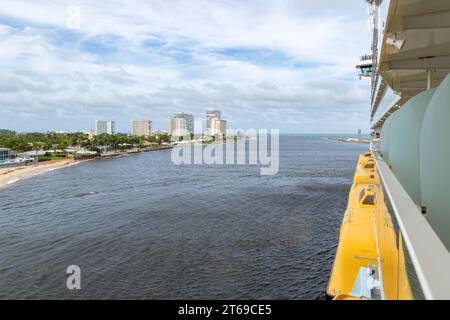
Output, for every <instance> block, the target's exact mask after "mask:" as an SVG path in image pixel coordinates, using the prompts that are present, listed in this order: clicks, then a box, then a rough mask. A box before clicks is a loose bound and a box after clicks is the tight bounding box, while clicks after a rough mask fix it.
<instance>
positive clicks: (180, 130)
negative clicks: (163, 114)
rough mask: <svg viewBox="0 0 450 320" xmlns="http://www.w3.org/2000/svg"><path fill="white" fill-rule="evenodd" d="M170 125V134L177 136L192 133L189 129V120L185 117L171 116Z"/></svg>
mask: <svg viewBox="0 0 450 320" xmlns="http://www.w3.org/2000/svg"><path fill="white" fill-rule="evenodd" d="M168 127H169V134H170V135H172V137H175V138H178V137H184V136H188V135H189V134H190V133H189V131H188V130H187V121H186V119H184V118H176V117H172V118H170V119H169V124H168Z"/></svg>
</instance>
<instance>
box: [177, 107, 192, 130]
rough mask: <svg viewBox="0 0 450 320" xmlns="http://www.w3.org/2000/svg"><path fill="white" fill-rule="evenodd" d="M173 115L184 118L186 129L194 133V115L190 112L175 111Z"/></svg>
mask: <svg viewBox="0 0 450 320" xmlns="http://www.w3.org/2000/svg"><path fill="white" fill-rule="evenodd" d="M173 117H174V118H182V119H184V120H186V130H187V131H189V133H194V117H193V116H192V114H188V113H184V112H177V113H175V114H174V115H173Z"/></svg>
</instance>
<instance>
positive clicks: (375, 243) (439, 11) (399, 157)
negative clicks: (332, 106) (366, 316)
mask: <svg viewBox="0 0 450 320" xmlns="http://www.w3.org/2000/svg"><path fill="white" fill-rule="evenodd" d="M366 2H367V4H368V6H369V9H370V10H369V12H370V24H371V28H372V31H373V38H372V39H371V41H370V40H369V41H368V46H369V47H370V48H371V52H370V53H366V54H365V55H363V56H362V57H361V62H360V63H359V64H358V65H357V69H358V70H359V76H360V78H362V79H366V81H370V87H371V93H370V94H371V99H370V101H371V103H370V106H368V112H369V113H370V119H371V129H372V142H371V145H370V150H368V152H367V153H365V154H362V155H361V156H360V158H359V159H358V163H357V167H356V171H355V175H354V180H353V185H352V187H351V189H350V193H349V200H348V206H347V210H346V211H345V213H344V217H343V222H342V225H341V229H340V237H339V244H338V248H337V251H336V255H335V260H334V263H333V268H332V271H331V275H330V279H329V283H328V287H327V289H326V294H327V296H328V297H329V298H331V299H334V300H361V299H362V300H366V299H367V300H372V299H381V300H410V299H427V300H433V299H450V253H449V249H450V189H449V185H450V74H449V73H450V1H449V0H390V1H389V0H384V1H383V0H366Z"/></svg>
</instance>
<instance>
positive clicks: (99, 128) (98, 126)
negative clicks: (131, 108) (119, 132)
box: [95, 120, 116, 135]
mask: <svg viewBox="0 0 450 320" xmlns="http://www.w3.org/2000/svg"><path fill="white" fill-rule="evenodd" d="M95 132H96V134H97V135H100V134H105V133H106V134H115V133H116V122H115V121H102V120H97V121H95Z"/></svg>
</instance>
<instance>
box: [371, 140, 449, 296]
mask: <svg viewBox="0 0 450 320" xmlns="http://www.w3.org/2000/svg"><path fill="white" fill-rule="evenodd" d="M371 150H372V152H373V153H374V156H375V161H376V164H377V168H378V171H379V174H380V177H381V180H382V181H383V186H384V188H385V191H386V194H387V195H388V197H389V200H390V203H391V205H392V209H393V211H394V214H395V218H396V220H397V222H398V225H399V228H400V231H401V232H402V235H403V238H404V241H405V244H406V247H407V249H408V252H409V255H410V257H411V261H412V264H413V266H414V269H415V271H416V274H417V278H418V280H419V283H420V286H421V287H422V291H423V294H424V296H425V298H426V299H429V300H434V299H438V300H440V299H445V300H447V299H450V253H449V251H448V250H447V248H446V247H445V246H444V244H443V243H442V241H441V240H440V239H439V237H438V236H437V235H436V233H435V232H434V230H433V229H432V228H431V226H430V224H429V223H428V222H427V220H426V219H425V217H424V216H423V214H422V212H421V210H419V207H418V206H417V205H416V204H415V203H414V202H413V201H412V199H411V197H410V196H409V195H408V193H407V192H406V191H405V189H404V188H403V186H402V185H401V184H400V182H399V181H398V180H397V178H396V177H395V175H394V174H393V172H392V171H391V169H390V168H389V166H388V165H387V164H386V163H385V162H384V160H383V159H382V158H381V156H380V154H379V152H378V150H376V148H375V146H374V144H371Z"/></svg>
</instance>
